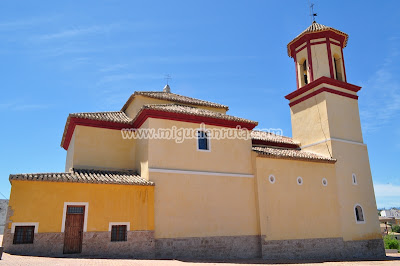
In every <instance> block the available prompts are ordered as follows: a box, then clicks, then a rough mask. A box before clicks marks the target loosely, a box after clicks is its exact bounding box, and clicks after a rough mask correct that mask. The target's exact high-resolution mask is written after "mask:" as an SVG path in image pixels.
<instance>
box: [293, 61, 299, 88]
mask: <svg viewBox="0 0 400 266" xmlns="http://www.w3.org/2000/svg"><path fill="white" fill-rule="evenodd" d="M294 68H295V69H296V85H297V89H299V87H300V84H299V70H298V67H297V62H296V60H294Z"/></svg>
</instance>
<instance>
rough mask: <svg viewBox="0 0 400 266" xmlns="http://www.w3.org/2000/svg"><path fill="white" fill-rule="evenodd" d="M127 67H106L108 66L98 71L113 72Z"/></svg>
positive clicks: (124, 65)
mask: <svg viewBox="0 0 400 266" xmlns="http://www.w3.org/2000/svg"><path fill="white" fill-rule="evenodd" d="M127 66H128V65H127V64H114V65H108V66H104V67H102V68H100V69H99V71H100V72H113V71H116V70H120V69H124V68H126V67H127Z"/></svg>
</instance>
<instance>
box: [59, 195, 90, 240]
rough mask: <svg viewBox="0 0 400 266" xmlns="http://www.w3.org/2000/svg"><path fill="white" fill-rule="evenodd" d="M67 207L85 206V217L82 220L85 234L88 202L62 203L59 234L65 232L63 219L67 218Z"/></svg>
mask: <svg viewBox="0 0 400 266" xmlns="http://www.w3.org/2000/svg"><path fill="white" fill-rule="evenodd" d="M68 206H85V216H84V218H83V232H86V231H87V220H88V211H89V202H64V208H63V217H62V224H61V233H64V231H65V219H66V218H67V207H68Z"/></svg>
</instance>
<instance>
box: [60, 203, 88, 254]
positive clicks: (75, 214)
mask: <svg viewBox="0 0 400 266" xmlns="http://www.w3.org/2000/svg"><path fill="white" fill-rule="evenodd" d="M84 215H85V206H67V214H66V218H65V231H64V254H72V253H81V252H82V236H83V222H84V218H85V216H84Z"/></svg>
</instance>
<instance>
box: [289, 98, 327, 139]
mask: <svg viewBox="0 0 400 266" xmlns="http://www.w3.org/2000/svg"><path fill="white" fill-rule="evenodd" d="M325 94H326V92H323V93H319V94H317V95H316V96H313V97H311V98H309V99H307V100H305V101H303V102H301V103H299V104H296V105H294V106H292V107H291V108H290V111H291V119H292V135H293V139H295V140H296V141H299V142H300V143H301V145H302V146H305V145H308V144H312V143H315V142H318V141H321V140H324V139H325V138H330V134H329V133H330V130H329V123H328V111H327V108H326V100H325V99H326V96H325ZM321 128H322V129H321Z"/></svg>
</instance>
